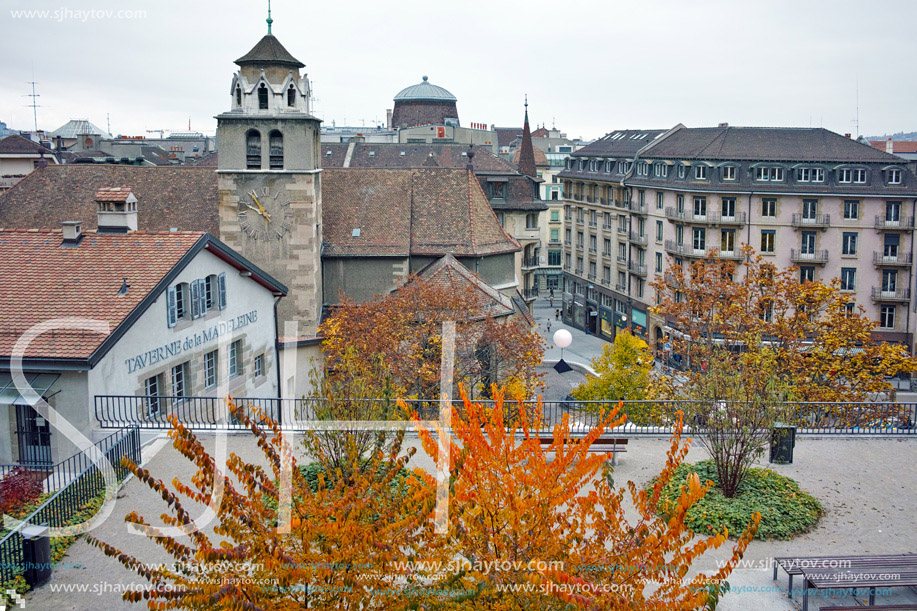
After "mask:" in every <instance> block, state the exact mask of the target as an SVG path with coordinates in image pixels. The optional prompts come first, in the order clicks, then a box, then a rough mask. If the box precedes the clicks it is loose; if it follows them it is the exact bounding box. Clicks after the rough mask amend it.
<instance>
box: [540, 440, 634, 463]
mask: <svg viewBox="0 0 917 611" xmlns="http://www.w3.org/2000/svg"><path fill="white" fill-rule="evenodd" d="M573 440H574V441H581V440H582V437H574V438H573ZM538 441H539V442H540V443H541V447H542V448H546V447H548V446H550V445H551V444H552V443H554V438H553V437H539V438H538ZM589 451H590V452H604V453H606V454H608V453H610V454H611V464H612V465H616V464H618V462H617V460H618V458H617V457H618V454H623V453H624V452H627V438H626V437H599V438H598V439H596V440H595V441H593V442H592V445H591V446H589Z"/></svg>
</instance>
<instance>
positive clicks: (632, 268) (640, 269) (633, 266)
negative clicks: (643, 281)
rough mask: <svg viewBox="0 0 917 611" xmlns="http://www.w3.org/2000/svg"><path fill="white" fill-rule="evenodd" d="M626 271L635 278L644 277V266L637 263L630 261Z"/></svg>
mask: <svg viewBox="0 0 917 611" xmlns="http://www.w3.org/2000/svg"><path fill="white" fill-rule="evenodd" d="M627 270H628V271H629V272H630V273H632V274H636V275H637V276H646V265H643V264H642V263H637V262H636V261H631V262H630V263H628V264H627Z"/></svg>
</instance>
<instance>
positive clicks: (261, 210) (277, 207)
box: [238, 184, 293, 240]
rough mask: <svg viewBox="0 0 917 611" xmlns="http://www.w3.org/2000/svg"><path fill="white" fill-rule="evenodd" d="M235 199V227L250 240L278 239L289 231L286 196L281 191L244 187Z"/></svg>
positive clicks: (289, 211)
mask: <svg viewBox="0 0 917 611" xmlns="http://www.w3.org/2000/svg"><path fill="white" fill-rule="evenodd" d="M244 188H245V191H244V192H243V193H242V194H241V195H240V196H239V209H238V215H239V227H240V228H241V229H242V232H243V233H245V234H246V235H247V236H248V237H250V238H252V239H253V240H281V239H283V238H284V236H286V234H287V233H289V232H290V230H291V229H292V228H293V211H292V210H291V209H290V196H289V195H288V194H287V193H286V192H285V189H277V188H274V189H271V188H270V187H268V186H266V185H260V184H259V185H248V186H245V187H244Z"/></svg>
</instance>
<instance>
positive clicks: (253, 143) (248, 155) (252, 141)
mask: <svg viewBox="0 0 917 611" xmlns="http://www.w3.org/2000/svg"><path fill="white" fill-rule="evenodd" d="M245 167H246V168H247V169H249V170H260V169H261V133H260V132H259V131H258V130H257V129H250V130H248V133H246V134H245Z"/></svg>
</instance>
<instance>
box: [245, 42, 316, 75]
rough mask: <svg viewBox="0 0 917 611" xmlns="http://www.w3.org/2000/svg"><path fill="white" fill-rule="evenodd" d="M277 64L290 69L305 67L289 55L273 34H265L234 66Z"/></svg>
mask: <svg viewBox="0 0 917 611" xmlns="http://www.w3.org/2000/svg"><path fill="white" fill-rule="evenodd" d="M250 64H255V65H260V64H277V65H280V66H289V67H291V68H305V67H306V65H305V64H304V63H302V62H301V61H299V60H298V59H296V58H295V57H293V56H292V55H290V52H289V51H287V50H286V49H285V48H284V47H283V45H282V44H280V41H279V40H277V37H275V36H274V35H273V34H266V35H265V36H264V38H262V39H261V40H259V41H258V44H256V45H255V46H254V48H252V50H251V51H249V52H248V53H246V54H245V55H243V56H242V57H240V58H239V59H237V60H236V65H238V66H245V65H250Z"/></svg>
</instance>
